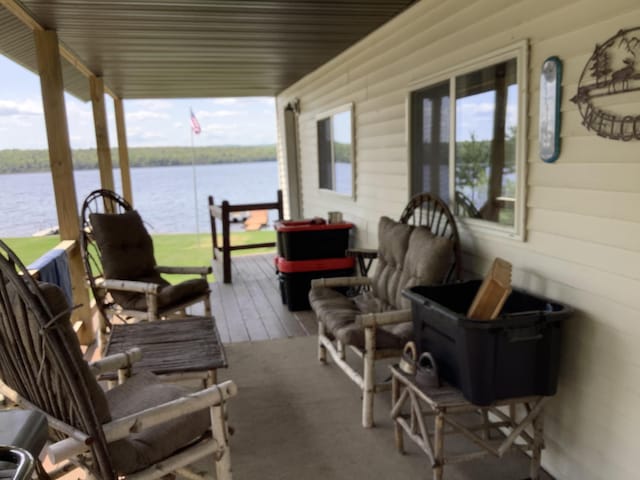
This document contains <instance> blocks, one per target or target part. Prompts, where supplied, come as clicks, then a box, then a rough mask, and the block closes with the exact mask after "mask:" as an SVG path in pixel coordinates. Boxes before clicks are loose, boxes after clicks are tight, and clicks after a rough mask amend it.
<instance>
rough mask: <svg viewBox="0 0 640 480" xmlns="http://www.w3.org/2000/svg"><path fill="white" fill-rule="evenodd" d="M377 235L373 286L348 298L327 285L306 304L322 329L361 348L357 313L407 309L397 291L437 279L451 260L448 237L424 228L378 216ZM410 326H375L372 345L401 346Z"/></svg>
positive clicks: (428, 283) (445, 270)
mask: <svg viewBox="0 0 640 480" xmlns="http://www.w3.org/2000/svg"><path fill="white" fill-rule="evenodd" d="M378 236H379V245H378V266H377V268H376V272H375V275H374V277H373V278H372V284H373V288H372V291H370V292H365V293H363V294H360V295H358V296H356V297H352V298H349V297H346V296H345V295H342V294H341V293H339V292H337V291H335V290H332V289H329V288H313V289H311V291H310V292H309V302H310V304H311V308H312V309H313V311H314V312H315V314H316V315H317V317H318V319H319V320H320V321H321V322H322V323H323V324H324V326H325V328H326V330H327V332H328V333H329V334H330V336H331V337H333V338H336V339H338V340H340V341H341V342H343V343H344V344H346V345H354V346H357V347H359V348H364V329H363V328H361V327H359V326H356V325H355V318H356V315H359V314H366V313H380V312H385V311H390V310H398V309H406V308H410V307H411V303H410V302H409V301H408V300H407V299H405V298H404V297H403V296H402V290H403V289H404V288H407V287H412V286H414V285H433V284H437V283H441V282H442V281H443V280H444V279H445V276H446V274H447V272H448V269H449V267H450V266H451V264H452V261H453V243H452V242H451V240H449V239H447V238H443V237H438V236H436V235H434V234H433V233H431V231H430V230H429V229H428V228H426V227H413V226H409V225H405V224H403V223H398V222H395V221H393V220H391V219H390V218H387V217H382V218H381V219H380V224H379V230H378ZM412 329H413V327H412V324H411V322H404V323H400V324H395V325H386V326H384V327H380V328H377V329H376V348H398V349H399V348H402V347H403V346H404V344H405V343H406V342H407V341H409V340H410V339H411V336H412V334H413V330H412Z"/></svg>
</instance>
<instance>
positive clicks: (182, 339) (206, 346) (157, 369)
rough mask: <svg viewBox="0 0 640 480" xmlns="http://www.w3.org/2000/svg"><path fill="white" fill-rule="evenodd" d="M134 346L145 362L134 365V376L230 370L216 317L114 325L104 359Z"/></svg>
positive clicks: (141, 361)
mask: <svg viewBox="0 0 640 480" xmlns="http://www.w3.org/2000/svg"><path fill="white" fill-rule="evenodd" d="M133 347H139V348H140V349H141V350H142V359H141V360H140V361H138V362H136V363H134V366H133V373H135V372H136V371H139V370H147V371H152V372H153V373H156V374H170V373H182V372H203V371H208V370H213V369H217V368H225V367H227V358H226V355H225V351H224V346H223V345H222V341H221V340H220V334H219V332H218V328H217V327H216V324H215V319H214V318H213V317H185V318H180V319H175V320H174V319H172V320H157V321H154V322H140V323H133V324H126V325H114V326H113V330H112V332H111V336H110V338H109V342H108V344H107V347H106V349H105V356H106V355H113V354H115V353H122V352H124V351H126V350H128V349H130V348H133ZM105 378H108V376H105Z"/></svg>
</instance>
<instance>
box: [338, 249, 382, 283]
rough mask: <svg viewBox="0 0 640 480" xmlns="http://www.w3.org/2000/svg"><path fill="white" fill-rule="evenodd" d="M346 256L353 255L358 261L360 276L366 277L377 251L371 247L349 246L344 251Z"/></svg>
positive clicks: (376, 256)
mask: <svg viewBox="0 0 640 480" xmlns="http://www.w3.org/2000/svg"><path fill="white" fill-rule="evenodd" d="M345 254H346V256H347V257H354V258H355V259H356V262H358V270H359V273H360V276H361V277H366V276H367V274H368V273H369V269H370V268H371V264H372V263H373V261H374V260H375V259H376V258H378V251H377V250H375V249H372V248H350V249H348V250H347V251H346V252H345Z"/></svg>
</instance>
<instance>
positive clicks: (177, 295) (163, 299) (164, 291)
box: [119, 278, 209, 311]
mask: <svg viewBox="0 0 640 480" xmlns="http://www.w3.org/2000/svg"><path fill="white" fill-rule="evenodd" d="M141 281H152V280H141ZM154 283H158V282H154ZM208 291H209V284H208V283H207V281H206V280H205V279H203V278H194V279H191V280H185V281H184V282H181V283H179V284H177V285H170V284H169V283H168V282H167V281H166V280H164V279H162V283H161V284H160V288H159V291H158V311H162V310H165V309H168V308H169V307H171V306H172V305H180V304H183V303H187V302H190V301H192V300H197V299H198V298H200V297H202V296H203V295H204V294H206V293H207V292H208ZM119 303H120V302H119ZM120 305H122V306H123V307H126V308H131V309H133V310H146V309H147V298H146V296H145V295H140V294H130V295H127V299H126V301H124V302H122V303H120Z"/></svg>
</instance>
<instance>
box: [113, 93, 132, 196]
mask: <svg viewBox="0 0 640 480" xmlns="http://www.w3.org/2000/svg"><path fill="white" fill-rule="evenodd" d="M113 108H114V110H115V113H116V130H117V133H118V157H119V160H120V176H121V177H122V195H123V196H124V198H125V200H126V201H127V202H129V203H130V204H131V205H133V190H132V189H131V168H130V167H129V148H128V146H127V128H126V125H125V121H124V105H123V103H122V99H121V98H114V99H113Z"/></svg>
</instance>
